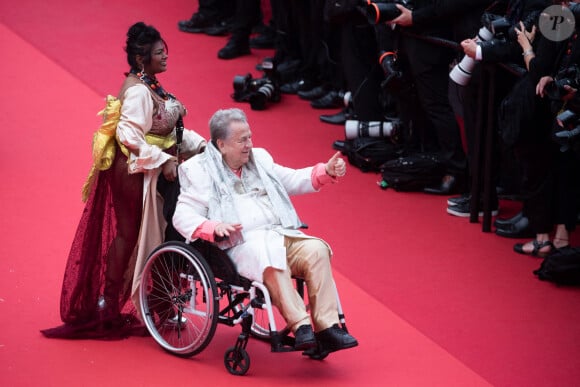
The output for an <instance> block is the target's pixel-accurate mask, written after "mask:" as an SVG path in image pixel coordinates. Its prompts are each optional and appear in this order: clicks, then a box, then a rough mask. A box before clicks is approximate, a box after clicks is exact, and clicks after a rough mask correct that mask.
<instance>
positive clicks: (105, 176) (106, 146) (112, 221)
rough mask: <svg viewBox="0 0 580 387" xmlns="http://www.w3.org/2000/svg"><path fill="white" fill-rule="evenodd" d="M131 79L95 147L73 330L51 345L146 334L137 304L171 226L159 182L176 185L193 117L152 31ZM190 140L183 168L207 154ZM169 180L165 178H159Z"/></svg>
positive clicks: (77, 248)
mask: <svg viewBox="0 0 580 387" xmlns="http://www.w3.org/2000/svg"><path fill="white" fill-rule="evenodd" d="M125 51H126V52H127V61H128V63H129V66H130V71H129V72H128V73H126V78H125V81H124V83H123V85H122V86H121V90H120V92H119V94H118V97H117V98H114V97H111V96H109V97H108V98H107V107H106V108H105V110H104V111H103V112H102V114H103V116H104V119H103V125H102V126H101V128H100V129H99V131H97V133H96V134H95V137H94V140H93V158H94V159H95V160H94V161H95V163H94V165H93V168H92V170H91V173H90V175H89V178H88V179H87V183H86V184H85V187H84V188H83V195H84V197H83V199H84V200H86V206H85V209H84V211H83V214H82V217H81V220H80V223H79V225H78V228H77V231H76V234H75V237H74V240H73V243H72V247H71V250H70V253H69V257H68V261H67V264H66V270H65V274H64V280H63V286H62V293H61V300H60V314H61V319H62V321H63V322H64V325H61V326H59V327H56V328H50V329H46V330H43V331H42V333H43V334H44V335H45V336H46V337H58V338H101V339H116V338H123V337H127V336H129V335H135V334H141V333H144V330H143V327H142V324H141V322H140V320H139V318H138V308H139V306H138V304H137V303H133V302H132V301H131V298H132V297H131V296H132V295H133V300H134V301H136V300H137V297H136V296H135V295H136V293H137V290H138V287H139V279H140V272H141V269H142V267H143V265H144V262H145V259H146V257H147V255H148V254H149V252H150V251H151V250H152V249H153V248H154V247H155V246H157V245H159V244H160V243H161V242H162V241H163V233H164V229H165V226H166V222H165V220H164V219H163V216H162V215H161V209H162V205H163V199H162V197H161V195H160V194H159V193H158V191H157V183H158V180H159V179H163V180H164V181H165V182H174V181H175V179H176V176H177V171H176V167H177V164H178V160H177V157H176V145H175V144H176V131H175V127H176V123H177V122H178V119H179V118H180V117H182V116H184V115H185V114H186V111H185V108H184V107H183V105H182V104H181V103H180V102H179V101H178V100H177V99H176V98H175V97H174V96H173V95H171V94H170V93H168V92H166V91H165V89H164V88H163V87H162V86H161V84H160V83H159V81H158V80H157V74H159V73H162V72H164V71H166V69H167V58H168V55H167V45H166V43H165V41H164V40H163V39H162V38H161V35H160V33H159V32H158V31H157V30H156V29H155V28H154V27H152V26H148V25H145V24H144V23H142V22H138V23H136V24H134V25H133V26H131V27H130V28H129V31H128V32H127V42H126V48H125ZM205 145H206V142H205V140H204V139H203V138H202V137H201V136H200V135H199V134H197V133H195V132H193V131H191V130H184V131H183V140H182V143H181V145H180V153H179V156H180V159H181V158H182V156H185V157H189V156H192V155H194V154H196V153H199V152H202V151H203V150H204V149H205ZM160 176H162V177H160Z"/></svg>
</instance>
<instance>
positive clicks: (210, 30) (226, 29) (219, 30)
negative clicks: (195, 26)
mask: <svg viewBox="0 0 580 387" xmlns="http://www.w3.org/2000/svg"><path fill="white" fill-rule="evenodd" d="M231 27H232V23H231V20H222V21H219V22H217V23H214V24H213V25H211V26H209V27H207V28H204V30H203V33H204V34H206V35H209V36H225V35H227V34H229V33H230V32H231V30H232V28H231Z"/></svg>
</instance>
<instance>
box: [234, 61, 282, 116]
mask: <svg viewBox="0 0 580 387" xmlns="http://www.w3.org/2000/svg"><path fill="white" fill-rule="evenodd" d="M262 69H263V70H264V76H263V77H261V78H253V77H252V74H250V73H248V74H246V75H236V76H234V82H233V85H234V93H233V94H232V98H233V99H234V101H236V102H249V103H250V107H251V108H252V110H265V109H266V107H267V103H268V102H274V103H276V102H280V100H281V99H282V93H281V92H280V86H279V82H278V80H277V79H278V78H277V76H276V71H275V69H274V64H273V63H272V62H269V61H264V62H263V63H262Z"/></svg>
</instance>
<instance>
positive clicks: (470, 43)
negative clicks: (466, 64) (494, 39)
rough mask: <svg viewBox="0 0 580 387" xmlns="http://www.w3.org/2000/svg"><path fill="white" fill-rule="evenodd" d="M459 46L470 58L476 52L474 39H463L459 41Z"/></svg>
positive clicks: (472, 57) (473, 56)
mask: <svg viewBox="0 0 580 387" xmlns="http://www.w3.org/2000/svg"><path fill="white" fill-rule="evenodd" d="M461 48H463V52H465V55H467V56H468V57H470V58H471V59H475V54H476V53H477V42H476V41H475V39H465V40H464V41H463V42H461Z"/></svg>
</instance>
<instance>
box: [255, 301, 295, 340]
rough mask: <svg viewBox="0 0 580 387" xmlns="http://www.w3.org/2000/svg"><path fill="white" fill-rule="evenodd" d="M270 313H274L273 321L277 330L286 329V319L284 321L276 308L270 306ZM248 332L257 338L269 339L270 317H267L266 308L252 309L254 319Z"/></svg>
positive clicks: (282, 330)
mask: <svg viewBox="0 0 580 387" xmlns="http://www.w3.org/2000/svg"><path fill="white" fill-rule="evenodd" d="M272 313H273V314H274V321H275V322H276V329H277V330H278V332H284V331H286V330H287V328H286V321H284V318H283V317H282V315H281V314H280V312H278V308H276V307H275V306H272ZM250 333H251V334H252V336H254V337H255V338H257V339H260V340H270V319H269V318H268V311H267V310H266V309H260V308H255V309H254V321H253V323H252V328H251V330H250Z"/></svg>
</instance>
